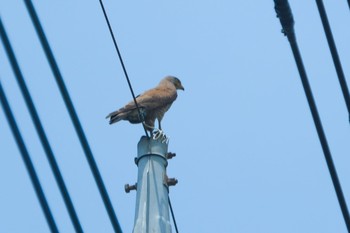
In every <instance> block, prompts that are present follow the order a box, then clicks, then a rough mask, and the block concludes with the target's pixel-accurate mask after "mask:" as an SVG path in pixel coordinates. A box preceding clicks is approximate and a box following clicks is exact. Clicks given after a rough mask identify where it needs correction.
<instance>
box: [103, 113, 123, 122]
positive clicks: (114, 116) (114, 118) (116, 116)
mask: <svg viewBox="0 0 350 233" xmlns="http://www.w3.org/2000/svg"><path fill="white" fill-rule="evenodd" d="M123 117H124V114H123V113H122V112H121V111H120V110H118V111H114V112H111V113H110V114H108V116H106V118H107V119H108V118H109V124H113V123H116V122H118V121H121V120H123V119H124V118H123Z"/></svg>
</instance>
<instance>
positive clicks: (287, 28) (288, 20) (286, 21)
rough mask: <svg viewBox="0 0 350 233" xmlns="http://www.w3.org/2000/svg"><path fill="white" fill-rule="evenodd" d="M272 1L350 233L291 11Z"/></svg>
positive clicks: (281, 0)
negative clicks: (290, 51) (287, 41)
mask: <svg viewBox="0 0 350 233" xmlns="http://www.w3.org/2000/svg"><path fill="white" fill-rule="evenodd" d="M274 2H275V10H276V12H277V17H279V18H280V21H281V24H282V27H283V31H282V32H283V33H284V34H285V36H287V38H288V40H289V43H290V46H291V49H292V52H293V55H294V59H295V62H296V65H297V67H298V71H299V75H300V78H301V82H302V84H303V87H304V91H305V95H306V98H307V100H308V103H309V107H310V110H311V114H312V117H313V120H314V123H315V126H316V130H317V134H318V137H319V140H320V143H321V146H322V150H323V153H324V156H325V159H326V162H327V166H328V170H329V173H330V175H331V178H332V182H333V186H334V189H335V192H336V195H337V198H338V202H339V205H340V209H341V211H342V214H343V217H344V221H345V224H346V227H347V230H348V232H349V233H350V216H349V211H348V207H347V205H346V201H345V198H344V194H343V191H342V188H341V185H340V182H339V179H338V175H337V171H336V168H335V166H334V163H333V159H332V155H331V151H330V149H329V146H328V142H327V138H326V135H325V133H324V130H323V127H322V123H321V119H320V116H319V114H318V111H317V107H316V103H315V100H314V97H313V95H312V91H311V87H310V84H309V81H308V78H307V75H306V71H305V67H304V64H303V61H302V57H301V54H300V51H299V48H298V44H297V41H296V37H295V33H294V28H293V26H294V20H293V15H292V11H291V9H290V6H289V3H288V0H274Z"/></svg>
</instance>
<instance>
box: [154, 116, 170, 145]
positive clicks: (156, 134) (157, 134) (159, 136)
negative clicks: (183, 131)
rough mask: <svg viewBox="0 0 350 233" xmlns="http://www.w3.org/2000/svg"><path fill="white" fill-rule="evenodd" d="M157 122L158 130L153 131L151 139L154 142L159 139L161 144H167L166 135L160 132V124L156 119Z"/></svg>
mask: <svg viewBox="0 0 350 233" xmlns="http://www.w3.org/2000/svg"><path fill="white" fill-rule="evenodd" d="M157 120H158V129H156V130H155V131H153V139H154V140H158V139H161V141H162V142H163V143H168V142H169V138H168V137H167V136H166V134H165V133H164V132H163V130H162V126H161V124H160V119H157Z"/></svg>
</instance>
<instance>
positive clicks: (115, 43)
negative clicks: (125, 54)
mask: <svg viewBox="0 0 350 233" xmlns="http://www.w3.org/2000/svg"><path fill="white" fill-rule="evenodd" d="M99 1H100V5H101V8H102V11H103V15H104V17H105V19H106V22H107V25H108V29H109V32H110V33H111V37H112V40H113V44H114V47H115V50H116V51H117V54H118V57H119V60H120V64H121V66H122V68H123V71H124V75H125V78H126V81H127V82H128V85H129V89H130V92H131V95H132V98H133V100H134V103H135V106H136V108H137V112H138V114H139V118H140V119H141V120H142V125H143V129H144V130H145V134H146V136H147V138H149V136H148V132H147V130H146V126H145V124H144V117H143V115H142V114H141V112H140V108H139V105H138V104H137V101H136V97H135V94H134V90H133V89H132V86H131V82H130V79H129V75H128V73H127V72H126V68H125V65H124V62H123V58H122V55H121V53H120V51H119V48H118V44H117V41H116V39H115V37H114V34H113V30H112V27H111V24H110V23H109V19H108V16H107V13H106V10H105V7H104V6H103V2H102V0H99Z"/></svg>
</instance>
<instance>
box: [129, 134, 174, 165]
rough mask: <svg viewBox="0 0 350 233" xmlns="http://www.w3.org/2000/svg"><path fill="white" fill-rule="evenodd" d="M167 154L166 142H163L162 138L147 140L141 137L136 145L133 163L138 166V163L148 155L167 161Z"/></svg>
mask: <svg viewBox="0 0 350 233" xmlns="http://www.w3.org/2000/svg"><path fill="white" fill-rule="evenodd" d="M167 154H168V140H164V138H163V137H158V138H154V137H152V138H148V137H146V136H142V137H141V139H140V141H139V143H138V144H137V158H136V160H135V163H136V164H138V161H139V160H140V159H141V158H142V157H144V156H149V155H156V156H160V157H162V158H164V159H165V160H167Z"/></svg>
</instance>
